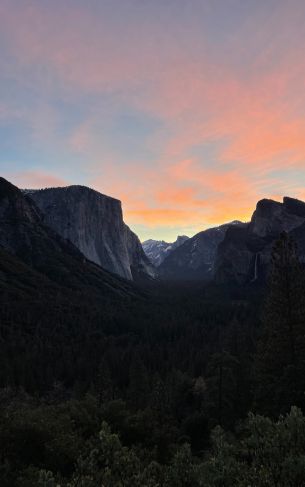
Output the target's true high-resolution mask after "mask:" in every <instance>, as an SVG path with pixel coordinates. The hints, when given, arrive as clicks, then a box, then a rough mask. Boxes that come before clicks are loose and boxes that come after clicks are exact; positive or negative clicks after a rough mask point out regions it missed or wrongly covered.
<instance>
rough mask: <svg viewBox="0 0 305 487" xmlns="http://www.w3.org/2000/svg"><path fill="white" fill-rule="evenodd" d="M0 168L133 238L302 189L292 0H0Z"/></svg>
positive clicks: (303, 105)
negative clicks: (79, 191)
mask: <svg viewBox="0 0 305 487" xmlns="http://www.w3.org/2000/svg"><path fill="white" fill-rule="evenodd" d="M0 175H1V176H3V177H5V178H7V179H9V180H10V181H11V182H13V183H14V184H16V185H17V186H19V187H22V188H25V187H27V188H43V187H49V186H66V185H70V184H81V185H86V186H90V187H92V188H94V189H96V190H98V191H100V192H102V193H104V194H108V195H110V196H113V197H115V198H118V199H120V200H121V201H122V206H123V212H124V219H125V221H126V223H127V224H128V225H129V226H130V227H131V228H132V229H133V230H134V231H135V232H136V233H137V234H138V235H139V237H140V238H141V239H142V240H145V239H147V238H156V239H165V240H168V241H172V240H174V239H175V238H176V236H177V235H182V234H186V235H189V236H191V235H193V234H195V233H197V232H198V231H200V230H203V229H205V228H207V227H211V226H216V225H218V224H220V223H224V222H227V221H231V220H235V219H239V220H242V221H247V220H249V218H250V217H251V214H252V212H253V210H254V209H255V205H256V202H257V201H258V200H259V199H261V198H264V197H267V198H274V199H277V200H281V198H282V197H283V196H284V195H289V196H292V197H297V198H300V199H302V198H303V199H305V2H304V1H303V0H289V1H287V0H1V2H0Z"/></svg>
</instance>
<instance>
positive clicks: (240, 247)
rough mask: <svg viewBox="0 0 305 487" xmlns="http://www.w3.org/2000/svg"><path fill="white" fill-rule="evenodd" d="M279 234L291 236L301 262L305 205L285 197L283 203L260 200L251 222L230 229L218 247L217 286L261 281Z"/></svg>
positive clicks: (304, 244) (304, 253)
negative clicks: (225, 283)
mask: <svg viewBox="0 0 305 487" xmlns="http://www.w3.org/2000/svg"><path fill="white" fill-rule="evenodd" d="M281 232H287V233H288V234H289V235H291V236H292V237H293V238H294V240H295V241H296V243H297V245H298V251H299V255H300V258H301V260H305V203H304V202H302V201H299V200H296V199H293V198H288V197H285V198H284V199H283V202H282V203H280V202H277V201H273V200H268V199H263V200H261V201H259V202H258V203H257V206H256V210H255V211H254V213H253V216H252V218H251V221H250V222H249V223H248V224H244V225H242V226H239V227H231V228H229V229H228V231H227V232H226V235H225V238H224V240H223V241H222V242H221V243H220V245H219V247H218V250H217V255H216V262H215V278H216V280H217V281H218V282H230V281H231V282H237V283H240V284H244V283H247V282H254V281H256V280H259V279H264V278H265V277H266V274H267V271H268V264H269V262H270V256H271V251H272V247H273V245H274V242H275V241H276V240H277V239H278V238H279V235H280V234H281Z"/></svg>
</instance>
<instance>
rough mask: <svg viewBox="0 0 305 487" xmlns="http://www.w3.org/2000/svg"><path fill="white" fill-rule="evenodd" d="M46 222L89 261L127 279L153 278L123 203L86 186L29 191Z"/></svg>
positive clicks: (151, 269) (151, 270) (152, 271)
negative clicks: (124, 210)
mask: <svg viewBox="0 0 305 487" xmlns="http://www.w3.org/2000/svg"><path fill="white" fill-rule="evenodd" d="M27 194H28V196H30V197H31V198H32V199H33V201H34V202H35V203H36V205H37V206H38V207H39V209H40V211H41V212H42V214H43V215H44V222H45V224H47V225H48V226H49V227H51V228H52V229H53V230H55V231H56V232H57V233H58V234H59V235H61V236H62V237H63V238H65V239H67V240H69V241H70V242H72V243H73V244H74V245H75V246H76V247H77V248H78V249H79V250H80V251H81V252H82V253H83V254H84V255H85V256H86V257H87V259H89V260H91V261H92V262H95V263H96V264H98V265H100V266H101V267H103V268H104V269H107V270H108V271H110V272H113V273H115V274H118V275H119V276H121V277H124V278H126V279H133V278H135V277H139V276H141V275H147V276H151V277H153V276H154V274H155V271H154V268H153V266H152V265H151V263H150V262H149V260H148V258H147V257H146V255H145V254H144V251H143V249H142V246H141V243H140V241H139V239H138V237H137V236H136V235H135V234H134V233H133V232H132V231H131V230H130V229H129V227H128V226H127V225H126V224H125V223H124V221H123V215H122V207H121V202H120V201H119V200H117V199H114V198H111V197H109V196H105V195H103V194H101V193H98V192H97V191H94V190H92V189H90V188H87V187H85V186H68V187H66V188H48V189H43V190H39V191H30V190H27Z"/></svg>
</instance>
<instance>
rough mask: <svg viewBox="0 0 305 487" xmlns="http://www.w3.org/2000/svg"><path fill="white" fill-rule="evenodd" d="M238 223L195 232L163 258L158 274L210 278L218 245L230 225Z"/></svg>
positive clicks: (175, 277) (169, 277)
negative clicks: (195, 233)
mask: <svg viewBox="0 0 305 487" xmlns="http://www.w3.org/2000/svg"><path fill="white" fill-rule="evenodd" d="M239 225H241V223H240V222H232V223H231V224H225V225H221V226H219V227H216V228H210V229H208V230H204V231H202V232H200V233H197V235H194V237H192V238H190V239H188V240H187V241H186V242H184V243H183V244H182V245H181V246H180V247H179V248H177V249H175V250H174V251H173V252H172V253H171V254H170V255H169V256H167V257H166V258H165V259H164V261H163V263H162V264H161V265H160V267H159V269H158V270H159V273H160V276H161V277H163V278H164V279H174V280H176V279H177V280H183V279H190V280H192V279H200V280H209V279H211V278H212V277H213V275H214V262H215V256H216V252H217V248H218V245H219V244H220V242H222V240H223V239H224V236H225V233H226V231H227V230H228V228H229V227H230V226H234V227H235V226H239Z"/></svg>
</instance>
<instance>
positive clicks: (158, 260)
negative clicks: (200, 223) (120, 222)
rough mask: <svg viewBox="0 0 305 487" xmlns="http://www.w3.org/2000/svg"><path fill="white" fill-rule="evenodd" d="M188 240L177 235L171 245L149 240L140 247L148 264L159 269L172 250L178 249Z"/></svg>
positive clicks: (184, 236)
mask: <svg viewBox="0 0 305 487" xmlns="http://www.w3.org/2000/svg"><path fill="white" fill-rule="evenodd" d="M188 239H189V237H187V236H186V235H179V236H178V237H177V240H176V241H175V242H172V243H168V242H165V241H164V240H152V239H149V240H145V242H143V243H142V247H143V250H144V252H145V254H146V255H147V257H148V258H149V260H150V262H152V263H153V264H154V266H156V267H159V265H160V264H162V262H163V261H164V259H165V258H166V257H167V256H168V255H169V254H170V253H171V252H173V250H175V249H177V248H178V247H180V246H181V245H182V244H183V243H184V242H185V241H186V240H188Z"/></svg>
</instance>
